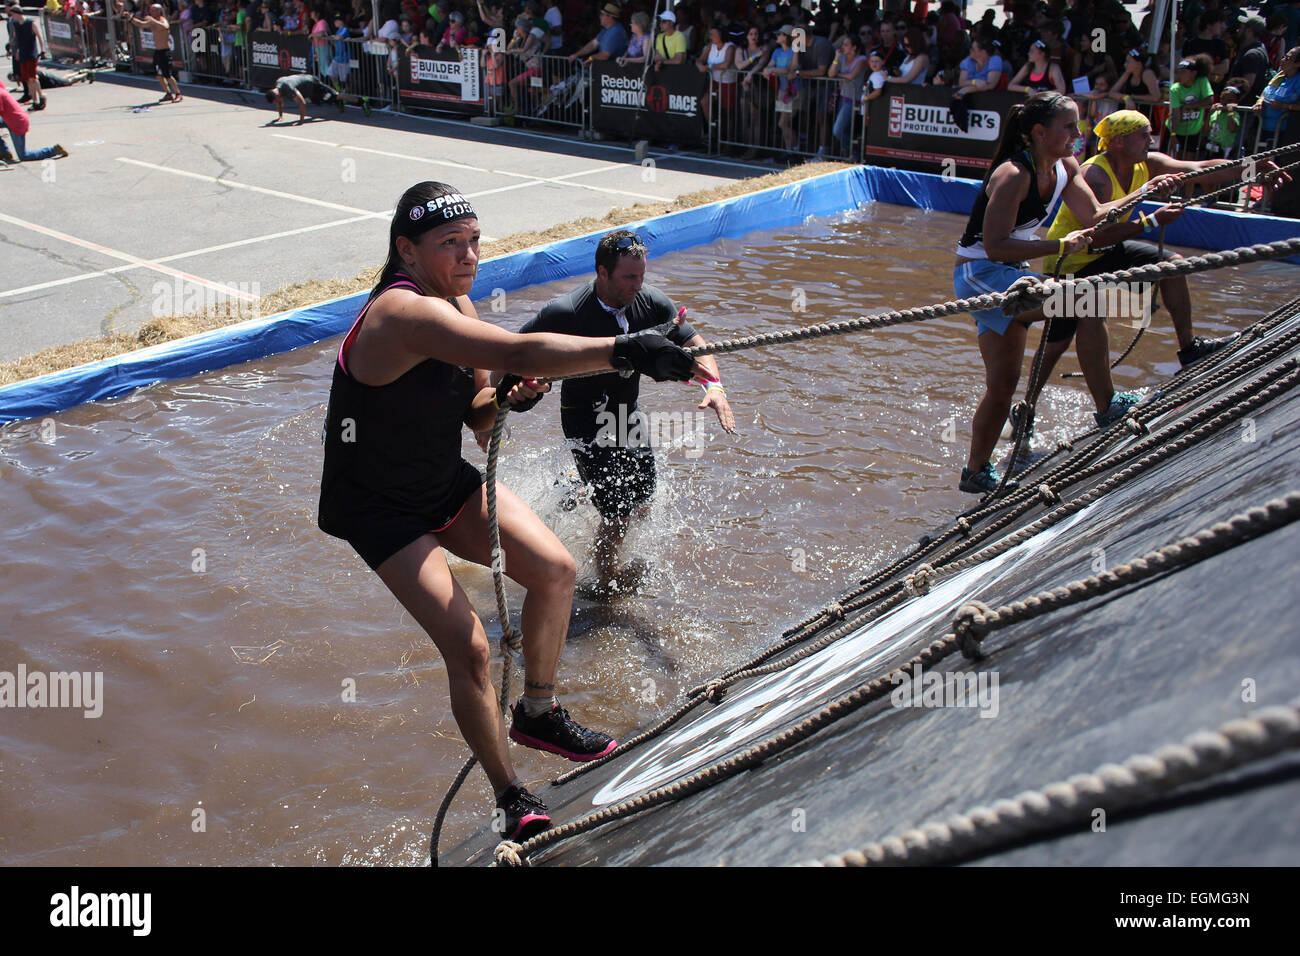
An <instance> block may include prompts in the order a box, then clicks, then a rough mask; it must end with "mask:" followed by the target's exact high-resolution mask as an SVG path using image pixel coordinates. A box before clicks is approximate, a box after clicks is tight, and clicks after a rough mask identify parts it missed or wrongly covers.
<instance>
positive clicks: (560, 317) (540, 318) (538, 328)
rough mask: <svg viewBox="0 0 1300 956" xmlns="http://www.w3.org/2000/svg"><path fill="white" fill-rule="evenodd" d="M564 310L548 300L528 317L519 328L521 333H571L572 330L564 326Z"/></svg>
mask: <svg viewBox="0 0 1300 956" xmlns="http://www.w3.org/2000/svg"><path fill="white" fill-rule="evenodd" d="M566 314H567V313H566V311H565V310H564V309H563V308H562V307H560V306H558V305H556V304H555V303H554V302H548V303H546V305H544V306H542V310H541V311H540V312H538V313H537V314H536V315H535V316H533V317H532V318H531V319H529V320H528V321H527V322H525V323H524V324H523V326H522V327H521V328H520V329H519V331H520V333H521V334H526V333H529V332H559V333H562V334H565V335H571V334H572V331H571V330H570V329H567V328H565V327H564V326H565V324H566V323H565V322H564V317H565V315H566Z"/></svg>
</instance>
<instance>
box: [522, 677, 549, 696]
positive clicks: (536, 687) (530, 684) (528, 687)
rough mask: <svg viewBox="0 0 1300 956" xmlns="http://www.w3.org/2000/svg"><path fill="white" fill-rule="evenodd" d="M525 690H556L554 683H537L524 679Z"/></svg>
mask: <svg viewBox="0 0 1300 956" xmlns="http://www.w3.org/2000/svg"><path fill="white" fill-rule="evenodd" d="M524 690H525V691H529V690H543V691H546V693H548V694H551V693H554V691H555V685H554V684H535V683H533V682H532V681H530V680H526V681H524Z"/></svg>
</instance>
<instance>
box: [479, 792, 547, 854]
mask: <svg viewBox="0 0 1300 956" xmlns="http://www.w3.org/2000/svg"><path fill="white" fill-rule="evenodd" d="M497 810H499V811H501V812H500V813H497V814H493V818H492V829H494V830H497V831H498V832H499V833H500V836H501V839H503V840H513V841H514V842H516V843H519V842H522V841H523V840H527V839H528V838H529V837H533V836H536V835H537V834H539V833H541V832H542V831H543V830H549V829H550V828H551V815H550V812H549V811H548V810H547V808H546V804H544V803H542V801H540V800H538V799H537V798H536V797H535V796H533V795H532V794H531V793H529V792H528V790H527V789H526V788H524V787H507V788H506V792H505V793H503V794H501V799H500V800H498V801H497Z"/></svg>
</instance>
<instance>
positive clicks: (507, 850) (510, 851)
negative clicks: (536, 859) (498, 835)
mask: <svg viewBox="0 0 1300 956" xmlns="http://www.w3.org/2000/svg"><path fill="white" fill-rule="evenodd" d="M522 849H523V846H522V845H520V844H518V843H515V842H514V841H513V840H502V841H501V842H500V843H498V844H497V848H496V850H495V851H493V854H492V855H493V856H494V857H495V858H496V861H497V866H527V865H528V859H527V857H522V856H520V855H519V851H520V850H522Z"/></svg>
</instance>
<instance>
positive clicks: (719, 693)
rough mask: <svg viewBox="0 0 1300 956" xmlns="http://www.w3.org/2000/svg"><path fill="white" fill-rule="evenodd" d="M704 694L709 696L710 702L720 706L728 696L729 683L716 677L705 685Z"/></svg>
mask: <svg viewBox="0 0 1300 956" xmlns="http://www.w3.org/2000/svg"><path fill="white" fill-rule="evenodd" d="M704 693H705V694H707V695H708V698H709V700H711V701H713V702H714V703H715V704H720V703H722V701H723V699H724V698H725V697H726V696H727V682H726V681H725V680H723V679H722V678H720V677H715V678H713V680H711V681H709V682H708V683H707V684H705V685H704Z"/></svg>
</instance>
